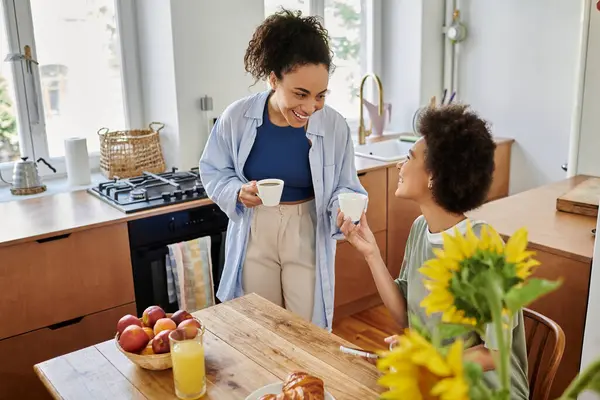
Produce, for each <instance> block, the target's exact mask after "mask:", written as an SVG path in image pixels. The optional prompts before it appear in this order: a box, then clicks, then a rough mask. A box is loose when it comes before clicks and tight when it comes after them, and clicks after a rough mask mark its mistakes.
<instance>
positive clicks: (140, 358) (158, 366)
mask: <svg viewBox="0 0 600 400" xmlns="http://www.w3.org/2000/svg"><path fill="white" fill-rule="evenodd" d="M118 335H119V334H118V333H117V334H116V335H115V345H116V346H117V349H119V351H120V352H121V353H123V354H124V355H125V357H127V358H129V360H130V361H131V362H132V363H134V364H135V365H137V366H138V367H141V368H144V369H150V370H153V371H162V370H165V369H169V368H172V367H173V363H172V362H171V353H163V354H146V355H141V354H136V353H130V352H128V351H125V350H123V348H122V347H121V345H120V344H119V338H118Z"/></svg>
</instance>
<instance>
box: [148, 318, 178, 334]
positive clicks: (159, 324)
mask: <svg viewBox="0 0 600 400" xmlns="http://www.w3.org/2000/svg"><path fill="white" fill-rule="evenodd" d="M175 328H177V325H175V322H173V320H172V319H171V318H161V319H159V320H158V321H156V324H154V336H156V335H158V333H159V332H161V331H172V330H173V329H175Z"/></svg>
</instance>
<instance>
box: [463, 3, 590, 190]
mask: <svg viewBox="0 0 600 400" xmlns="http://www.w3.org/2000/svg"><path fill="white" fill-rule="evenodd" d="M459 7H460V9H461V14H462V17H463V19H464V21H465V23H466V24H467V26H468V38H467V39H466V41H465V42H463V44H462V45H461V59H460V73H459V83H458V88H459V92H460V100H462V101H464V102H466V103H469V104H471V105H472V106H473V107H474V108H475V109H476V110H477V111H479V112H480V113H481V115H482V116H483V117H485V118H486V119H488V120H489V121H490V122H491V124H492V126H493V132H494V134H495V135H497V136H503V137H513V138H515V139H516V141H517V142H516V143H515V145H514V146H513V152H512V165H511V182H510V191H511V192H512V193H514V192H519V191H522V190H526V189H529V188H532V187H535V186H539V185H543V184H545V183H548V182H552V181H557V180H560V179H564V177H565V172H564V171H562V170H561V168H560V165H561V164H563V163H565V162H566V161H567V158H568V146H569V130H570V127H571V113H572V107H573V94H574V88H575V84H576V77H575V71H576V65H577V60H578V57H577V56H578V48H577V44H578V38H579V31H580V27H581V21H580V15H581V8H582V2H581V1H573V0H548V1H545V2H543V4H541V3H540V2H537V1H522V0H503V1H479V0H462V1H459Z"/></svg>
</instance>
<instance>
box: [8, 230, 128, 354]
mask: <svg viewBox="0 0 600 400" xmlns="http://www.w3.org/2000/svg"><path fill="white" fill-rule="evenodd" d="M0 293H2V302H0V339H3V338H7V337H10V336H14V335H19V334H21V333H24V332H29V331H33V330H35V329H39V328H42V327H47V326H52V325H53V324H57V323H61V322H63V321H68V320H71V319H73V318H79V317H81V316H84V315H89V314H92V313H95V312H98V311H101V310H107V309H110V308H113V307H116V306H120V305H123V304H127V303H131V302H134V301H135V296H134V291H133V275H132V271H131V259H130V253H129V239H128V233H127V224H125V223H124V224H116V225H109V226H104V227H100V228H95V229H90V230H86V231H80V232H75V233H72V234H67V235H62V236H58V237H54V238H49V239H43V240H39V241H33V242H29V243H24V244H18V245H14V246H8V247H1V248H0ZM0 354H1V353H0Z"/></svg>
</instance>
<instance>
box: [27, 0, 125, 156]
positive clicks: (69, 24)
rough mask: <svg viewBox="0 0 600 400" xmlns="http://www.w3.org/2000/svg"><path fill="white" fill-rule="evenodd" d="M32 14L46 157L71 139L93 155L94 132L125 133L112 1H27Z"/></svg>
mask: <svg viewBox="0 0 600 400" xmlns="http://www.w3.org/2000/svg"><path fill="white" fill-rule="evenodd" d="M31 12H32V17H33V28H34V34H35V43H36V52H37V58H38V62H39V71H40V80H41V86H42V89H41V93H40V96H41V98H42V102H43V105H44V114H45V119H46V134H47V137H48V150H49V152H50V156H51V157H58V156H63V155H64V139H66V138H68V137H73V136H80V137H86V138H87V139H88V151H89V152H90V153H91V152H97V151H99V148H100V142H99V139H98V135H97V134H96V132H97V131H98V129H100V128H102V127H107V128H109V129H111V130H120V129H125V128H126V126H125V107H124V100H123V82H122V77H121V60H120V56H119V38H118V32H117V28H116V27H117V24H116V18H115V16H116V15H115V14H116V13H115V2H114V0H53V1H48V0H31Z"/></svg>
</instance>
